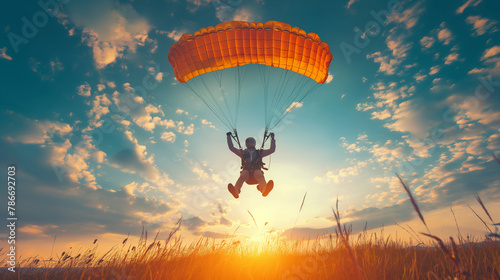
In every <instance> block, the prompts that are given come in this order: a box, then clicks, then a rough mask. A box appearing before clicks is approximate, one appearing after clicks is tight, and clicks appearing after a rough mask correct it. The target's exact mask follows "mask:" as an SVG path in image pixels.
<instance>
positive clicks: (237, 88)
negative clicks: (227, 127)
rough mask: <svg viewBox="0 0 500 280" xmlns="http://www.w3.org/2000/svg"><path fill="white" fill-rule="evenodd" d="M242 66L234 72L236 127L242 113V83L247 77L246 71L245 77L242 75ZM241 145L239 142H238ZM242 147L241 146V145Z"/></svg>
mask: <svg viewBox="0 0 500 280" xmlns="http://www.w3.org/2000/svg"><path fill="white" fill-rule="evenodd" d="M240 68H241V67H238V66H237V67H236V71H235V74H234V85H235V91H236V98H235V99H236V100H235V103H236V104H235V107H234V108H235V112H234V127H235V128H236V126H237V125H238V116H239V113H240V97H241V85H242V83H243V79H244V78H245V73H243V78H241V77H240ZM238 145H239V143H238ZM240 148H241V147H240Z"/></svg>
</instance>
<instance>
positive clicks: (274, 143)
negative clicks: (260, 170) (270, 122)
mask: <svg viewBox="0 0 500 280" xmlns="http://www.w3.org/2000/svg"><path fill="white" fill-rule="evenodd" d="M274 151H276V140H274V133H272V134H271V148H270V149H268V150H263V151H262V154H261V157H267V156H268V155H270V154H272V153H274Z"/></svg>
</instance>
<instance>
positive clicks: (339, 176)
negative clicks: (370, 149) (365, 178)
mask: <svg viewBox="0 0 500 280" xmlns="http://www.w3.org/2000/svg"><path fill="white" fill-rule="evenodd" d="M366 165H367V162H365V161H358V162H357V163H356V164H354V165H352V166H348V167H344V168H340V169H336V170H331V171H328V172H327V173H326V174H325V175H324V176H322V177H319V176H317V177H315V178H314V180H315V181H316V182H320V183H327V182H333V183H335V184H339V183H340V182H342V181H344V180H345V179H346V178H348V177H352V176H356V175H359V171H360V170H361V169H362V168H364V167H366Z"/></svg>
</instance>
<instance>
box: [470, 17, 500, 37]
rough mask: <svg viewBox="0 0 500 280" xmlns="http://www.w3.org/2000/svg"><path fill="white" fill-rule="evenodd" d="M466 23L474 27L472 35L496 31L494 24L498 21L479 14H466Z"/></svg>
mask: <svg viewBox="0 0 500 280" xmlns="http://www.w3.org/2000/svg"><path fill="white" fill-rule="evenodd" d="M467 23H468V24H470V25H472V28H473V29H474V33H473V34H472V35H473V36H480V35H483V34H486V33H495V32H497V31H498V29H497V27H496V25H497V24H498V22H497V21H496V20H490V19H487V18H482V17H480V16H468V17H467Z"/></svg>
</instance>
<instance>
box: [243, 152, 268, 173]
mask: <svg viewBox="0 0 500 280" xmlns="http://www.w3.org/2000/svg"><path fill="white" fill-rule="evenodd" d="M261 152H262V150H261V149H260V150H254V151H253V152H252V153H253V156H252V153H251V152H250V151H249V150H248V149H245V150H244V151H243V156H242V157H241V169H243V170H249V171H253V170H261V169H264V170H267V168H265V167H264V163H263V162H262V156H261V155H260V153H261Z"/></svg>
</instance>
